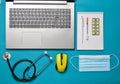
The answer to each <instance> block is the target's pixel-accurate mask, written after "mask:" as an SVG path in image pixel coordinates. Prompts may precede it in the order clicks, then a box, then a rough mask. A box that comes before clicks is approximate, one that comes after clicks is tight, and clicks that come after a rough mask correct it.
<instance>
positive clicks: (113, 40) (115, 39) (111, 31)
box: [0, 0, 120, 84]
mask: <svg viewBox="0 0 120 84" xmlns="http://www.w3.org/2000/svg"><path fill="white" fill-rule="evenodd" d="M119 8H120V1H119V0H76V2H75V49H74V50H48V52H49V54H50V55H51V56H52V57H53V62H52V64H51V65H50V66H49V67H48V68H47V69H46V70H45V71H44V72H43V73H41V75H40V76H38V77H37V78H36V79H35V80H33V81H31V82H26V83H25V84H53V83H54V84H120V66H118V67H117V68H116V69H114V70H112V71H110V72H78V71H76V70H75V69H74V68H73V67H72V66H71V65H70V63H69V62H68V67H67V71H66V72H65V73H58V72H57V71H56V69H55V56H56V54H57V53H61V52H62V53H67V54H68V57H69V58H70V57H71V56H77V55H79V54H112V53H114V54H116V55H117V56H118V57H119V59H120V33H119V32H120V9H119ZM77 12H104V50H103V51H77V50H76V31H77V30H76V28H77V27H76V25H77V24H76V20H77V19H76V18H77V16H76V14H77ZM6 51H8V52H10V53H11V54H12V58H11V60H10V62H11V65H13V64H14V63H15V62H16V61H18V60H20V59H23V58H28V59H31V60H33V59H35V58H36V57H37V56H38V55H39V54H40V53H42V52H43V51H44V50H6V49H5V0H2V3H1V4H0V84H24V83H23V82H18V81H16V80H14V78H13V77H12V74H11V72H10V69H9V67H8V65H7V62H6V61H4V60H3V58H2V54H3V53H4V52H6ZM39 63H40V62H39ZM39 63H37V64H36V65H37V67H38V68H39ZM74 63H75V64H76V65H78V60H77V61H74ZM115 63H116V61H115V59H113V58H112V60H111V66H113V65H114V64H115ZM24 66H25V65H24ZM24 66H19V68H20V69H18V73H19V71H21V69H22V67H24Z"/></svg>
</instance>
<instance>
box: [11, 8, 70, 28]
mask: <svg viewBox="0 0 120 84" xmlns="http://www.w3.org/2000/svg"><path fill="white" fill-rule="evenodd" d="M9 14H10V17H9V27H10V28H71V10H70V9H50V8H48V9H44V8H43V9H41V8H10V10H9Z"/></svg>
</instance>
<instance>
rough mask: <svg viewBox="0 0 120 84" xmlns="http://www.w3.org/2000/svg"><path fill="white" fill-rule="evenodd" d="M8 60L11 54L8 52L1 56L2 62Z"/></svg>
mask: <svg viewBox="0 0 120 84" xmlns="http://www.w3.org/2000/svg"><path fill="white" fill-rule="evenodd" d="M10 58H11V54H10V53H9V52H5V53H4V54H3V59H4V60H7V59H10Z"/></svg>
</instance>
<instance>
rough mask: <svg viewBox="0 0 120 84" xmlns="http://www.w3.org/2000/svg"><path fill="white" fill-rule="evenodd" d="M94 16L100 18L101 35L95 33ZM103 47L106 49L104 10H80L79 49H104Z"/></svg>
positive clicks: (78, 25) (78, 21)
mask: <svg viewBox="0 0 120 84" xmlns="http://www.w3.org/2000/svg"><path fill="white" fill-rule="evenodd" d="M94 18H99V35H93V20H94ZM87 20H88V24H87ZM95 21H96V20H95ZM103 49H104V43H103V12H78V13H77V50H103Z"/></svg>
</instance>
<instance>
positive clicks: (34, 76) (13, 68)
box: [3, 51, 52, 82]
mask: <svg viewBox="0 0 120 84" xmlns="http://www.w3.org/2000/svg"><path fill="white" fill-rule="evenodd" d="M43 56H46V57H48V59H49V61H48V62H47V63H46V64H45V65H44V66H43V67H42V68H41V69H40V71H39V72H36V66H35V63H36V62H37V61H38V60H40V59H41V58H42V57H43ZM10 57H11V54H10V53H8V52H5V53H4V54H3V59H4V60H7V63H8V66H9V68H10V71H11V73H12V75H13V77H14V78H15V79H16V80H18V81H21V82H28V81H31V80H33V79H35V78H36V77H37V76H38V75H40V73H41V72H42V71H43V70H45V69H46V68H47V66H48V65H49V64H50V63H51V62H52V57H51V56H50V55H49V54H48V52H47V51H45V52H44V53H42V54H41V55H40V56H38V57H37V58H36V59H35V60H34V61H31V60H29V59H21V60H19V61H17V62H16V63H15V64H14V65H13V67H12V66H11V64H10V61H9V60H10ZM22 62H28V63H30V65H28V66H27V68H25V70H24V71H23V77H22V78H19V77H18V76H17V75H16V74H15V72H14V71H15V68H16V67H17V65H18V64H20V63H22ZM32 67H33V69H34V71H33V74H32V76H30V77H26V74H27V72H28V71H29V70H30V69H31V68H32Z"/></svg>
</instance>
